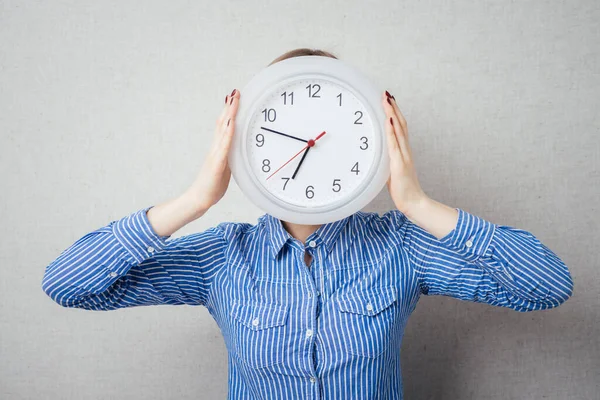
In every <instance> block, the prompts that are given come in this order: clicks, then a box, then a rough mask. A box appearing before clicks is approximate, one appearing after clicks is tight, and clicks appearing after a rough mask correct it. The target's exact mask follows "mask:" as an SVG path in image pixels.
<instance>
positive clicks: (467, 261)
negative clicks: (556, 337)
mask: <svg viewBox="0 0 600 400" xmlns="http://www.w3.org/2000/svg"><path fill="white" fill-rule="evenodd" d="M455 216H456V223H455V225H454V226H453V227H452V228H451V230H450V231H449V232H447V231H448V226H450V224H451V221H452V220H453V219H454V218H455ZM406 218H407V219H408V220H407V221H405V224H406V226H405V227H404V228H405V231H404V241H403V245H404V248H405V249H406V250H407V253H408V256H409V259H410V261H411V263H412V264H413V265H414V266H415V270H416V271H417V276H418V280H419V284H420V287H421V291H422V293H424V294H428V295H445V296H452V297H455V298H458V299H461V300H468V301H476V302H482V303H487V304H491V305H496V306H502V307H508V308H512V309H514V310H517V311H533V310H543V309H548V308H553V307H557V306H558V305H560V304H562V303H563V302H565V301H566V300H567V299H568V298H569V297H570V296H571V294H572V292H573V280H572V278H571V275H570V273H569V270H568V269H567V267H566V265H565V264H564V263H563V262H562V261H561V260H560V259H559V258H558V257H557V256H556V254H554V253H553V252H552V251H551V250H550V249H548V247H546V246H545V245H544V244H543V243H541V242H540V241H539V240H538V239H537V238H536V237H535V236H534V235H532V234H531V233H529V232H527V231H525V230H522V229H517V228H513V227H509V226H502V225H496V224H493V223H491V222H489V221H486V220H484V219H482V218H480V217H477V216H475V215H472V214H470V213H467V212H466V211H464V210H462V209H455V208H451V207H448V206H446V205H443V204H441V203H438V202H436V201H434V200H431V199H426V200H424V201H423V203H422V204H421V205H420V207H418V208H414V209H412V210H411V212H410V213H408V214H407V215H406ZM445 232H447V233H446V234H444V233H445Z"/></svg>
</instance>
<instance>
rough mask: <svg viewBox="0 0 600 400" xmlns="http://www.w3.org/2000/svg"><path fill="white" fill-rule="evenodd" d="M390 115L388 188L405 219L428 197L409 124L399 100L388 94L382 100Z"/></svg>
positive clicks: (387, 124)
mask: <svg viewBox="0 0 600 400" xmlns="http://www.w3.org/2000/svg"><path fill="white" fill-rule="evenodd" d="M382 102H383V109H384V111H385V114H386V117H387V118H386V121H385V131H386V136H387V143H388V151H389V155H390V170H391V171H390V177H389V179H388V181H387V187H388V190H389V191H390V195H391V197H392V200H393V201H394V204H395V205H396V208H398V210H400V211H401V212H402V213H403V214H405V215H407V216H408V215H410V214H411V212H412V211H413V210H415V209H417V208H419V207H420V206H421V205H422V204H423V203H424V202H425V201H427V199H428V197H427V195H426V194H425V193H424V192H423V189H421V185H419V180H418V179H417V172H416V171H415V165H414V163H413V157H412V151H411V149H410V145H409V143H408V128H407V125H406V120H405V119H404V116H403V115H402V113H401V112H400V109H399V108H398V105H397V104H396V99H395V98H394V96H392V95H390V94H389V93H388V92H387V91H386V92H385V93H384V94H383V98H382Z"/></svg>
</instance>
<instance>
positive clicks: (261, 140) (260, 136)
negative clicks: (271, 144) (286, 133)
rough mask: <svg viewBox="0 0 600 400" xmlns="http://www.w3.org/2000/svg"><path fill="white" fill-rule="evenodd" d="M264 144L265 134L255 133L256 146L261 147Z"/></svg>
mask: <svg viewBox="0 0 600 400" xmlns="http://www.w3.org/2000/svg"><path fill="white" fill-rule="evenodd" d="M264 145H265V136H264V135H263V134H262V133H259V134H258V135H256V147H263V146H264Z"/></svg>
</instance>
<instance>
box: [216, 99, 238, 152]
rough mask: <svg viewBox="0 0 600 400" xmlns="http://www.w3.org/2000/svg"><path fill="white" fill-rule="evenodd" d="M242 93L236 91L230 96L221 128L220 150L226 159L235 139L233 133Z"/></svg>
mask: <svg viewBox="0 0 600 400" xmlns="http://www.w3.org/2000/svg"><path fill="white" fill-rule="evenodd" d="M239 100H240V92H239V90H237V89H234V90H233V92H232V95H231V96H229V103H228V104H227V113H226V114H225V118H224V119H223V121H222V126H221V137H220V141H219V150H220V154H221V156H222V157H226V156H227V154H229V149H230V147H231V142H232V138H233V132H234V130H235V117H236V115H237V110H238V107H239V104H240V102H239Z"/></svg>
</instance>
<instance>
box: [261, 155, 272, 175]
mask: <svg viewBox="0 0 600 400" xmlns="http://www.w3.org/2000/svg"><path fill="white" fill-rule="evenodd" d="M262 170H263V172H269V171H270V170H271V160H269V159H268V158H265V159H264V160H263V163H262Z"/></svg>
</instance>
